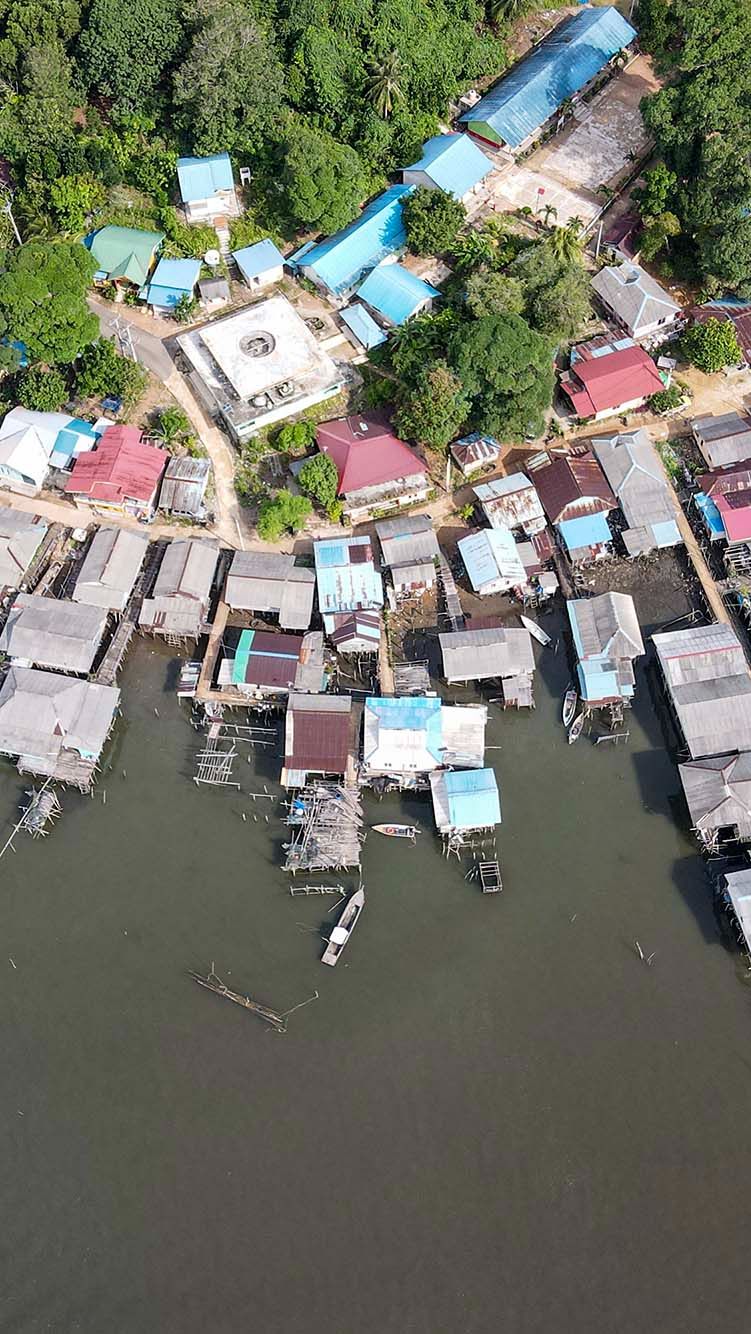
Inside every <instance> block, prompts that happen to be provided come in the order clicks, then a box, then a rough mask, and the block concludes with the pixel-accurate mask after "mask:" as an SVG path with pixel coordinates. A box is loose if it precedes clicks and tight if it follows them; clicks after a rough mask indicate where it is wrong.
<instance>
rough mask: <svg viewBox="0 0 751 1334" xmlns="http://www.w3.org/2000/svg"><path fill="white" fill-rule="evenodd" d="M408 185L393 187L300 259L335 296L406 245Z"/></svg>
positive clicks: (304, 268)
mask: <svg viewBox="0 0 751 1334" xmlns="http://www.w3.org/2000/svg"><path fill="white" fill-rule="evenodd" d="M413 188H414V187H413V186H411V185H392V186H391V187H390V189H388V190H384V192H383V194H382V195H379V196H378V198H377V199H374V200H373V201H372V203H370V204H368V205H367V207H366V208H364V209H363V211H362V213H361V214H360V216H359V218H355V221H354V222H351V223H350V224H349V226H348V227H344V228H343V230H342V231H340V232H336V234H335V235H334V236H330V237H329V238H328V240H326V241H321V242H320V243H319V244H318V245H315V246H313V248H312V250H308V251H307V253H306V254H305V255H304V256H301V258H300V265H301V267H302V268H303V270H309V269H310V270H312V271H313V273H314V274H315V275H316V277H317V278H318V279H319V280H320V281H321V282H322V283H323V284H324V285H325V286H326V287H327V288H328V289H329V291H330V292H333V293H334V294H335V295H337V296H340V295H342V294H343V293H345V292H347V291H348V290H349V289H350V288H352V287H354V286H355V285H356V284H357V283H358V282H360V280H361V279H362V278H364V277H365V274H366V273H368V272H369V271H370V269H374V268H375V266H376V264H380V262H381V260H383V259H386V258H387V257H388V256H389V255H395V254H397V253H398V252H399V251H400V250H403V249H404V247H405V245H406V244H407V234H406V232H405V230H404V219H403V217H402V204H403V203H404V200H405V199H406V198H407V196H408V195H409V194H411V193H412V190H413Z"/></svg>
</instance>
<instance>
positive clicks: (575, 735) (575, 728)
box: [568, 709, 584, 746]
mask: <svg viewBox="0 0 751 1334" xmlns="http://www.w3.org/2000/svg"><path fill="white" fill-rule="evenodd" d="M583 726H584V710H583V709H582V711H581V713H580V714H579V717H578V718H575V719H574V721H573V722H572V724H571V726H570V727H569V729H568V744H569V745H570V746H573V744H574V742H575V741H578V740H579V737H580V736H581V734H582V728H583Z"/></svg>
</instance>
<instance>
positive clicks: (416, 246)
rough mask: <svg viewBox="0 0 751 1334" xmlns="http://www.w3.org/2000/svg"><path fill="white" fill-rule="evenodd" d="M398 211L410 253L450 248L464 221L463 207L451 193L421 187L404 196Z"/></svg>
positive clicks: (425, 252)
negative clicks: (399, 211) (404, 199)
mask: <svg viewBox="0 0 751 1334" xmlns="http://www.w3.org/2000/svg"><path fill="white" fill-rule="evenodd" d="M402 213H403V217H404V226H405V228H406V232H407V244H408V246H409V249H410V250H411V252H412V254H413V255H442V254H444V252H445V251H447V250H451V249H452V247H453V245H454V242H455V240H456V237H457V234H458V232H459V229H460V227H462V226H463V225H464V222H465V220H466V214H465V212H464V208H463V206H462V205H461V204H460V203H459V200H458V199H454V197H453V195H449V194H446V193H445V191H444V190H426V189H424V188H423V187H422V186H418V188H417V189H416V190H415V191H414V192H413V193H412V194H411V195H409V196H408V198H407V199H406V201H405V203H404V205H403V209H402Z"/></svg>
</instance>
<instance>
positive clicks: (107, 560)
mask: <svg viewBox="0 0 751 1334" xmlns="http://www.w3.org/2000/svg"><path fill="white" fill-rule="evenodd" d="M148 547H149V543H148V538H146V537H142V536H141V534H140V533H129V532H128V530H127V528H97V530H96V532H95V534H94V537H93V540H92V543H91V546H90V547H89V549H88V551H87V552H86V555H85V557H84V560H83V564H82V566H81V568H80V570H79V572H78V576H77V578H76V582H75V584H74V586H73V592H72V594H71V596H72V598H73V601H74V602H85V603H88V605H89V606H91V607H104V608H105V609H106V610H107V611H115V612H123V611H125V607H126V604H127V602H128V599H129V598H130V595H131V593H132V592H133V589H134V587H135V583H136V579H137V578H138V575H139V573H140V570H141V566H142V565H143V562H144V559H145V557H146V552H147V551H148Z"/></svg>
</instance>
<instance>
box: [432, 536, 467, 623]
mask: <svg viewBox="0 0 751 1334" xmlns="http://www.w3.org/2000/svg"><path fill="white" fill-rule="evenodd" d="M438 584H439V587H440V589H441V591H442V592H443V600H444V602H445V603H446V615H447V616H448V619H449V622H450V624H451V629H452V630H463V629H464V627H465V621H464V612H463V611H462V604H461V602H460V601H459V594H458V592H457V588H456V583H455V581H454V576H453V574H452V573H451V569H450V567H449V563H448V561H447V560H446V557H445V556H444V554H443V552H441V553H440V556H439V557H438Z"/></svg>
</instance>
